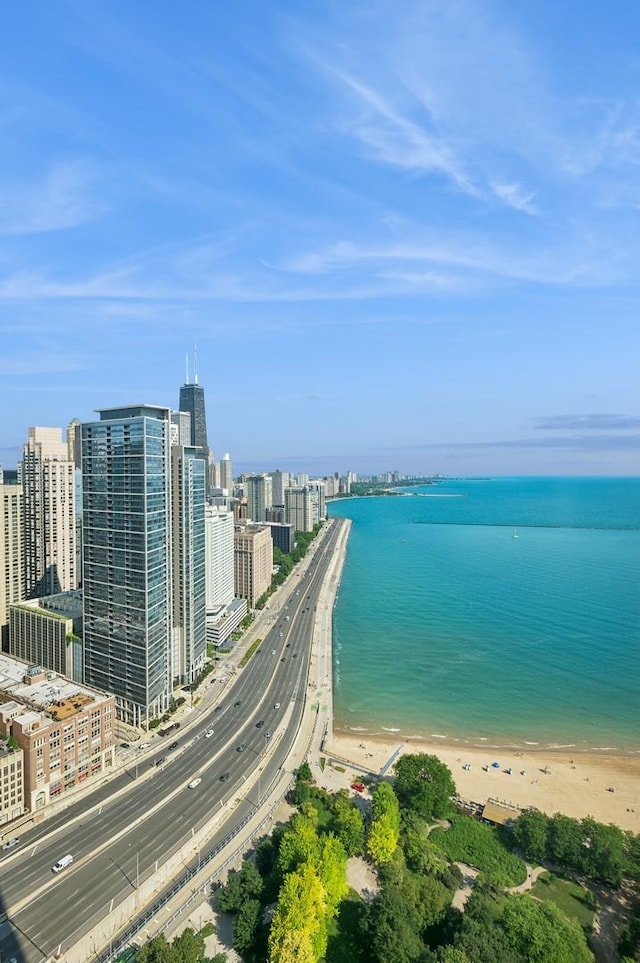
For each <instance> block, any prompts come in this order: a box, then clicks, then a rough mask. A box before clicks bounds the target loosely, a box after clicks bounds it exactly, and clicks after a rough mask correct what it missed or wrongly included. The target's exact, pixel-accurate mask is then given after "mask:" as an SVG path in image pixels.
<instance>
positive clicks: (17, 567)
mask: <svg viewBox="0 0 640 963" xmlns="http://www.w3.org/2000/svg"><path fill="white" fill-rule="evenodd" d="M22 558H23V545H22V486H21V485H5V484H3V481H2V471H1V470H0V642H1V644H2V648H3V649H6V647H7V627H8V623H9V606H10V604H11V603H12V602H20V601H22V599H23V598H24V595H25V585H24V573H23V568H22Z"/></svg>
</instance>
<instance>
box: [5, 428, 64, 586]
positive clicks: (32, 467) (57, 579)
mask: <svg viewBox="0 0 640 963" xmlns="http://www.w3.org/2000/svg"><path fill="white" fill-rule="evenodd" d="M74 468H75V466H74V463H73V461H71V460H70V459H69V449H68V446H67V443H66V442H63V441H62V431H61V429H60V428H29V437H28V440H27V442H26V444H25V445H24V446H23V449H22V461H21V462H19V464H18V477H19V480H20V483H21V485H22V497H23V518H24V527H23V538H24V576H25V589H26V595H27V598H37V597H38V596H41V595H55V594H56V593H57V592H67V591H69V590H70V589H74V588H76V587H77V585H78V572H77V571H76V524H75V476H74Z"/></svg>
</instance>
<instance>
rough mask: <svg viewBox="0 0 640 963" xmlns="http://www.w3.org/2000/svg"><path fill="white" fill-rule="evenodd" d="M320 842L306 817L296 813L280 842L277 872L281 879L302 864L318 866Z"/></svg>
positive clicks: (313, 827)
mask: <svg viewBox="0 0 640 963" xmlns="http://www.w3.org/2000/svg"><path fill="white" fill-rule="evenodd" d="M319 857H320V840H319V839H318V834H317V832H316V828H315V826H314V825H313V823H312V822H311V820H310V819H308V818H307V817H306V816H303V815H302V814H301V813H297V814H296V815H295V816H294V817H293V819H292V820H291V823H290V825H289V827H288V828H287V829H285V831H284V833H283V835H282V839H281V841H280V850H279V852H278V870H279V872H280V875H281V876H282V877H284V876H286V874H287V873H291V872H293V871H294V870H296V869H297V868H298V867H299V866H301V865H302V864H303V863H310V864H311V865H312V866H316V865H317V864H318V860H319Z"/></svg>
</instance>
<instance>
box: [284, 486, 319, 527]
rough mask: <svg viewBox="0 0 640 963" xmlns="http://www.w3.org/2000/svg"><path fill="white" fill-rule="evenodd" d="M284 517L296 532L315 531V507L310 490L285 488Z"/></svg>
mask: <svg viewBox="0 0 640 963" xmlns="http://www.w3.org/2000/svg"><path fill="white" fill-rule="evenodd" d="M284 517H285V521H286V522H288V523H289V524H291V525H293V528H294V531H296V532H312V531H313V506H312V504H311V492H310V491H309V489H308V488H306V487H304V488H285V490H284Z"/></svg>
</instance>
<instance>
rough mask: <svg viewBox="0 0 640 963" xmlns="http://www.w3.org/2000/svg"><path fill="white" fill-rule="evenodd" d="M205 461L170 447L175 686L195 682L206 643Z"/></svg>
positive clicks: (192, 452)
mask: <svg viewBox="0 0 640 963" xmlns="http://www.w3.org/2000/svg"><path fill="white" fill-rule="evenodd" d="M205 490H206V463H205V462H204V460H203V459H202V458H201V457H200V456H199V452H198V450H197V449H195V448H183V447H181V446H174V447H173V448H172V449H171V526H172V544H171V555H172V566H173V568H172V574H173V658H172V662H173V667H172V680H173V682H174V684H176V685H178V684H183V683H185V682H189V683H191V682H193V681H194V680H195V679H196V678H197V677H198V675H199V674H200V672H201V671H202V669H203V667H204V662H205V658H206V655H207V641H206V617H205V616H206V612H205V609H206V540H205V500H206V496H205Z"/></svg>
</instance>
